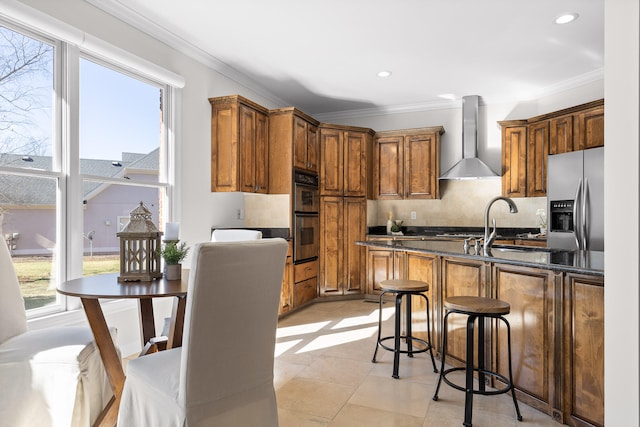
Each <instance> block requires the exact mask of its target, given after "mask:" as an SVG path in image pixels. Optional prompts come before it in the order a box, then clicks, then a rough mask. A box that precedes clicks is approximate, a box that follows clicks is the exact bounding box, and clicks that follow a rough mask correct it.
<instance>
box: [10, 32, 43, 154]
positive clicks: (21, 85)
mask: <svg viewBox="0 0 640 427" xmlns="http://www.w3.org/2000/svg"><path fill="white" fill-rule="evenodd" d="M52 64H53V47H52V46H51V45H49V44H46V43H44V42H42V41H39V40H36V39H33V38H30V37H27V36H25V35H23V34H20V33H18V32H15V31H12V30H10V29H8V28H4V27H0V156H2V155H3V154H6V153H15V154H23V155H45V154H48V152H49V151H50V147H51V140H50V139H51V111H52V98H53V97H52V92H53V75H52V68H53V67H52ZM0 163H4V162H2V161H0Z"/></svg>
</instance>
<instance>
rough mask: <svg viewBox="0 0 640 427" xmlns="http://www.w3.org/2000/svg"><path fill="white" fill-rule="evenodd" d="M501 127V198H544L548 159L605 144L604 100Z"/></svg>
mask: <svg viewBox="0 0 640 427" xmlns="http://www.w3.org/2000/svg"><path fill="white" fill-rule="evenodd" d="M498 123H499V124H500V126H501V127H502V195H503V196H508V197H544V196H546V195H547V188H546V186H547V158H548V156H549V155H552V154H561V153H567V152H570V151H575V150H585V149H589V148H595V147H601V146H603V145H604V100H603V99H601V100H598V101H593V102H589V103H587V104H582V105H577V106H575V107H571V108H566V109H564V110H560V111H555V112H553V113H549V114H544V115H541V116H536V117H532V118H530V119H526V120H506V121H501V122H498Z"/></svg>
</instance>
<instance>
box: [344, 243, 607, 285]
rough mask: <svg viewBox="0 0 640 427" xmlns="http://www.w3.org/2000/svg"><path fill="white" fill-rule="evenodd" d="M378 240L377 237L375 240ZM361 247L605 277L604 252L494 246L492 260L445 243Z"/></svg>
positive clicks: (390, 244)
mask: <svg viewBox="0 0 640 427" xmlns="http://www.w3.org/2000/svg"><path fill="white" fill-rule="evenodd" d="M376 237H378V236H376ZM356 244H357V245H360V246H369V247H375V248H381V249H392V250H404V251H410V252H424V253H429V254H433V255H442V256H454V257H458V258H469V259H476V260H483V261H490V262H498V263H504V264H512V265H519V266H524V267H533V268H543V269H546V270H553V271H562V272H571V273H580V274H588V275H592V276H604V252H600V251H571V250H564V249H551V248H539V247H522V246H512V245H499V244H495V245H493V250H492V251H491V256H484V255H476V254H475V252H474V248H473V246H472V247H471V248H470V249H469V250H468V252H467V253H465V251H464V248H463V245H462V243H461V242H460V241H453V240H446V239H427V240H418V239H411V238H409V239H404V240H403V239H401V238H400V239H393V238H392V236H389V238H388V239H378V238H377V239H375V240H369V241H359V242H356Z"/></svg>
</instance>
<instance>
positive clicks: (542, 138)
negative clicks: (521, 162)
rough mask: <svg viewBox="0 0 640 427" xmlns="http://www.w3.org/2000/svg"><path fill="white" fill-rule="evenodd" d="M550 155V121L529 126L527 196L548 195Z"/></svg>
mask: <svg viewBox="0 0 640 427" xmlns="http://www.w3.org/2000/svg"><path fill="white" fill-rule="evenodd" d="M548 156H549V122H548V121H546V120H545V121H542V122H540V123H536V124H533V125H531V126H529V137H528V140H527V196H529V197H544V196H546V195H547V157H548Z"/></svg>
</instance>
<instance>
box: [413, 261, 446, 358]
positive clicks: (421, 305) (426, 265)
mask: <svg viewBox="0 0 640 427" xmlns="http://www.w3.org/2000/svg"><path fill="white" fill-rule="evenodd" d="M439 262H440V259H439V257H437V256H434V255H429V254H421V253H411V252H407V254H406V256H405V259H404V264H405V268H406V272H405V275H404V277H406V278H407V279H409V280H420V281H422V282H425V283H427V284H428V285H429V290H428V291H426V292H423V294H424V295H425V296H426V297H427V299H428V300H429V307H428V310H429V323H430V325H431V331H430V332H431V341H432V342H431V344H432V345H433V348H434V349H436V351H437V350H438V349H439V348H440V346H439V345H438V342H439V341H438V339H437V337H438V330H439V329H440V328H439V327H438V325H439V324H440V322H441V321H440V318H441V316H440V313H439V311H438V310H437V302H436V294H437V289H438V286H437V285H438V280H439V276H438V274H439V271H440V268H439ZM411 317H412V318H413V320H414V322H413V323H412V334H413V335H414V336H416V337H418V338H422V339H423V340H425V341H427V342H428V340H429V336H428V334H427V330H426V324H427V319H426V317H427V314H426V307H425V302H424V300H423V299H422V298H411Z"/></svg>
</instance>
